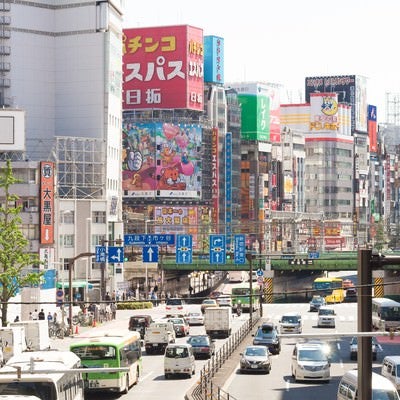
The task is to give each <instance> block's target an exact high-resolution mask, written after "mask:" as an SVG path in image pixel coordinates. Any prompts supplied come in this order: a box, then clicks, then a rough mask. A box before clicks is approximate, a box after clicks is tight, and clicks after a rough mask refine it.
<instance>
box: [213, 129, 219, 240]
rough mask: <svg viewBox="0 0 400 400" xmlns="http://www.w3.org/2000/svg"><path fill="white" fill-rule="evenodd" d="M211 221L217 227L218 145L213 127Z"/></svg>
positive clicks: (216, 131) (216, 132)
mask: <svg viewBox="0 0 400 400" xmlns="http://www.w3.org/2000/svg"><path fill="white" fill-rule="evenodd" d="M211 157H212V161H211V177H212V178H211V198H212V204H213V207H212V210H211V223H212V224H213V225H214V226H215V227H217V230H216V232H218V222H219V217H218V216H219V147H218V128H213V129H212V133H211Z"/></svg>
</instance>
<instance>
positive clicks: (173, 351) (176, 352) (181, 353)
mask: <svg viewBox="0 0 400 400" xmlns="http://www.w3.org/2000/svg"><path fill="white" fill-rule="evenodd" d="M188 356H189V352H188V349H187V348H186V347H169V348H167V350H166V351H165V357H167V358H185V357H188Z"/></svg>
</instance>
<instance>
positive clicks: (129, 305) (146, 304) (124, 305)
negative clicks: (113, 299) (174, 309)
mask: <svg viewBox="0 0 400 400" xmlns="http://www.w3.org/2000/svg"><path fill="white" fill-rule="evenodd" d="M144 308H153V303H152V302H151V301H123V302H118V303H117V310H141V309H144Z"/></svg>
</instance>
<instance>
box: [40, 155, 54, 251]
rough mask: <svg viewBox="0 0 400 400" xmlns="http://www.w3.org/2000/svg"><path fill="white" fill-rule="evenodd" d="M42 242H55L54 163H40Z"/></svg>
mask: <svg viewBox="0 0 400 400" xmlns="http://www.w3.org/2000/svg"><path fill="white" fill-rule="evenodd" d="M40 243H41V244H52V243H54V163H52V162H48V161H42V162H41V163H40Z"/></svg>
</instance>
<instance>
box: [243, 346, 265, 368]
mask: <svg viewBox="0 0 400 400" xmlns="http://www.w3.org/2000/svg"><path fill="white" fill-rule="evenodd" d="M240 356H241V357H240V372H265V373H266V374H269V373H270V372H271V359H270V357H269V351H268V348H267V347H265V346H247V347H246V349H245V350H244V352H243V353H241V354H240Z"/></svg>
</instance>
